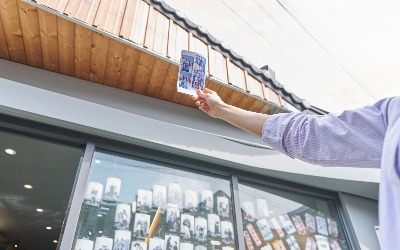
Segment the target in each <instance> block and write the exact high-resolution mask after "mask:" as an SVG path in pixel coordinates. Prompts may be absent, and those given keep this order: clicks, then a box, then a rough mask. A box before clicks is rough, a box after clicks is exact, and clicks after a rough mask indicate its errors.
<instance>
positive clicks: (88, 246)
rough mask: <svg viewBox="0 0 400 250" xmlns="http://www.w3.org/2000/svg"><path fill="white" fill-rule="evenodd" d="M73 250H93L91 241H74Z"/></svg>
mask: <svg viewBox="0 0 400 250" xmlns="http://www.w3.org/2000/svg"><path fill="white" fill-rule="evenodd" d="M75 250H93V241H91V240H87V239H78V240H76V244H75Z"/></svg>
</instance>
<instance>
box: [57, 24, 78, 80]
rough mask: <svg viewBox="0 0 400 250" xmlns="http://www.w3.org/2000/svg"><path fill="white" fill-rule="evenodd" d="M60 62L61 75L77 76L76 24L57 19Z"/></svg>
mask: <svg viewBox="0 0 400 250" xmlns="http://www.w3.org/2000/svg"><path fill="white" fill-rule="evenodd" d="M57 29H58V61H59V70H60V73H61V74H65V75H68V76H74V75H75V24H74V23H72V22H70V21H68V20H65V19H64V18H62V17H57Z"/></svg>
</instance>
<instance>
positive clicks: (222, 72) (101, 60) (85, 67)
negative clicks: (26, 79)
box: [0, 0, 287, 114]
mask: <svg viewBox="0 0 400 250" xmlns="http://www.w3.org/2000/svg"><path fill="white" fill-rule="evenodd" d="M181 50H191V51H195V52H198V53H201V54H203V55H205V56H207V59H208V62H209V63H208V66H209V67H208V78H207V80H206V86H207V87H208V88H210V89H212V90H215V91H217V92H218V94H219V95H220V96H221V98H222V99H223V100H224V101H226V102H227V103H229V104H232V105H235V106H237V107H240V108H242V109H246V110H251V111H256V112H262V113H270V114H272V113H279V112H287V110H286V108H285V107H286V101H285V100H284V99H283V98H282V96H281V95H279V94H277V93H276V92H275V91H274V90H272V89H271V88H270V87H268V86H266V85H265V84H264V83H263V82H262V81H260V80H259V79H257V78H256V77H254V76H252V75H251V74H249V73H248V71H246V70H245V69H243V68H242V67H240V66H239V65H238V64H237V63H235V61H233V60H230V59H229V58H228V57H226V56H224V55H223V54H222V53H221V52H219V51H218V50H216V49H214V48H213V47H212V46H211V45H209V44H207V43H205V42H204V41H202V40H201V39H199V38H198V37H197V36H196V35H193V34H192V33H191V32H189V31H188V30H187V29H185V28H183V27H182V26H181V25H179V24H178V23H177V22H175V21H174V20H172V19H171V18H169V17H168V16H166V15H164V14H163V13H162V12H160V11H159V10H157V9H156V8H154V7H153V6H152V5H150V4H148V3H147V2H145V1H143V0H38V1H37V2H33V1H26V2H24V1H22V0H0V58H3V59H6V60H10V61H13V62H17V63H22V64H26V65H29V66H33V67H36V68H41V69H44V70H49V71H53V72H56V73H60V74H64V75H68V76H72V77H76V78H80V79H84V80H87V81H91V82H94V83H98V84H104V85H108V86H110V87H115V88H119V89H123V90H126V91H131V92H134V93H138V94H142V95H146V96H150V97H154V98H158V99H162V100H166V101H170V102H174V103H178V104H181V105H185V106H189V107H195V104H194V102H193V101H192V100H191V98H190V96H188V95H185V94H180V93H177V91H176V82H177V76H178V69H179V59H180V51H181Z"/></svg>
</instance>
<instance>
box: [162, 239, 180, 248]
mask: <svg viewBox="0 0 400 250" xmlns="http://www.w3.org/2000/svg"><path fill="white" fill-rule="evenodd" d="M179 246H180V245H179V236H176V235H165V250H179Z"/></svg>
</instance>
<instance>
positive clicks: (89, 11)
mask: <svg viewBox="0 0 400 250" xmlns="http://www.w3.org/2000/svg"><path fill="white" fill-rule="evenodd" d="M100 1H101V0H84V1H82V0H74V1H69V2H68V5H67V7H66V9H65V14H67V15H69V16H71V17H74V18H76V19H78V20H81V21H82V22H85V23H87V24H89V25H92V24H93V22H94V18H95V17H96V13H97V10H98V8H99V6H100Z"/></svg>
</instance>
